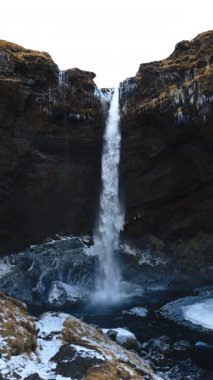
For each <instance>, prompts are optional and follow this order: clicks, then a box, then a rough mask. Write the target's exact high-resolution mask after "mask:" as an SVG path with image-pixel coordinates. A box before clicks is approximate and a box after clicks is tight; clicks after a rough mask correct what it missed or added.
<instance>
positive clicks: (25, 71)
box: [0, 31, 213, 254]
mask: <svg viewBox="0 0 213 380" xmlns="http://www.w3.org/2000/svg"><path fill="white" fill-rule="evenodd" d="M94 77H95V74H94V73H91V72H86V71H81V70H79V69H71V70H67V71H65V72H60V71H59V69H58V67H57V65H56V64H55V63H54V62H53V60H52V59H51V57H50V56H49V55H48V54H47V53H43V52H35V51H31V50H27V49H24V48H22V47H20V46H18V45H15V44H12V43H9V42H6V41H0V135H1V139H0V253H1V254H5V253H7V252H11V251H13V250H18V249H21V248H22V247H26V246H27V245H28V244H31V243H34V242H38V241H40V240H42V239H44V238H46V237H48V236H50V235H53V234H55V233H59V234H60V233H65V234H85V233H87V232H88V231H91V230H92V229H93V227H94V221H95V216H96V211H97V201H98V196H99V191H100V178H101V173H100V172H101V151H102V140H103V123H104V122H103V115H102V108H101V101H100V95H98V89H97V87H96V85H95V83H94V81H93V79H94ZM212 79H213V32H212V31H210V32H205V33H202V34H200V35H198V36H197V37H196V38H195V39H193V40H192V41H182V42H180V43H178V44H177V45H176V47H175V50H174V52H173V53H172V54H171V55H170V56H169V57H168V58H167V59H164V60H162V61H159V62H151V63H148V64H142V65H140V67H139V70H138V72H137V74H136V76H135V77H133V78H129V79H126V80H125V81H124V82H122V83H121V84H120V106H121V133H122V144H121V165H120V168H121V195H122V198H123V202H124V207H125V210H126V224H125V236H130V237H141V236H144V235H146V234H154V235H156V236H158V237H159V238H160V239H163V240H164V239H165V240H176V239H179V238H183V239H187V238H191V237H193V236H195V235H196V234H197V233H199V232H204V233H208V232H210V233H211V232H212V231H213V219H212V215H213V197H212V193H213V164H212V163H213V107H212V104H213V84H212V83H213V82H212Z"/></svg>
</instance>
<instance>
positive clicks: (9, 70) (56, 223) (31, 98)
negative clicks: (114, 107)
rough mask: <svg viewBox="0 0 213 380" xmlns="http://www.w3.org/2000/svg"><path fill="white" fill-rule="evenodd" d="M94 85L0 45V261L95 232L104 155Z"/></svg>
mask: <svg viewBox="0 0 213 380" xmlns="http://www.w3.org/2000/svg"><path fill="white" fill-rule="evenodd" d="M94 77H95V74H94V73H91V72H87V71H81V70H79V69H71V70H67V71H66V72H60V71H59V69H58V67H57V66H56V64H55V63H54V62H53V60H52V58H51V57H50V55H49V54H47V53H44V52H37V51H32V50H27V49H24V48H23V47H21V46H18V45H15V44H12V43H9V42H6V41H2V40H1V41H0V125H1V128H0V141H1V142H0V156H1V164H0V180H1V181H0V183H1V185H0V200H1V202H0V204H1V206H0V237H1V244H0V254H2V253H4V254H5V253H6V252H8V251H11V250H14V249H20V248H22V247H23V246H27V244H32V242H35V241H38V240H41V239H43V238H46V237H47V236H49V235H51V234H54V233H57V232H67V233H69V232H72V233H75V232H77V233H82V232H87V231H88V230H91V229H92V228H93V225H94V217H95V213H96V203H97V197H98V193H99V182H100V164H101V149H102V111H101V103H100V99H99V97H98V96H97V95H96V92H97V89H96V85H95V83H94V81H93V79H94Z"/></svg>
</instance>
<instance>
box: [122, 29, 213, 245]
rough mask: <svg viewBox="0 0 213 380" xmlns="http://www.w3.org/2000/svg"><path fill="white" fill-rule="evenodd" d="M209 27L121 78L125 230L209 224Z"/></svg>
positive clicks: (207, 228)
mask: <svg viewBox="0 0 213 380" xmlns="http://www.w3.org/2000/svg"><path fill="white" fill-rule="evenodd" d="M212 79H213V31H210V32H206V33H202V34H200V35H198V36H197V37H196V38H195V39H193V40H192V41H182V42H180V43H178V44H177V45H176V47H175V51H174V52H173V53H172V54H171V55H170V56H169V57H168V58H167V59H165V60H162V61H159V62H151V63H148V64H142V65H140V67H139V71H138V72H137V74H136V76H135V77H133V78H129V79H127V80H125V81H124V82H122V83H121V85H120V94H121V100H120V102H121V112H122V113H121V128H122V152H121V179H122V191H123V197H124V204H125V207H126V227H125V231H126V233H127V234H129V235H131V236H137V237H138V236H142V235H143V234H146V233H152V234H156V235H158V236H159V237H160V238H162V239H176V238H180V237H181V238H188V237H191V236H193V235H195V234H196V233H197V232H200V231H203V232H212V231H213V218H212V215H213V197H212V194H213V164H212V162H213V106H212V104H213V81H212Z"/></svg>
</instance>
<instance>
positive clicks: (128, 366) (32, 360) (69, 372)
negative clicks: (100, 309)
mask: <svg viewBox="0 0 213 380" xmlns="http://www.w3.org/2000/svg"><path fill="white" fill-rule="evenodd" d="M0 302H1V303H3V304H4V314H2V311H1V312H0V316H1V318H2V319H1V326H3V328H1V330H0V338H1V339H0V340H1V341H3V342H6V344H7V347H6V351H5V350H4V348H3V350H2V351H1V352H2V357H1V358H0V373H1V376H2V379H3V380H6V379H8V378H9V379H10V380H15V379H17V378H18V379H20V380H40V379H43V380H48V379H55V380H59V379H60V380H62V379H66V378H69V379H73V380H74V379H77V380H83V379H84V380H96V379H97V380H99V379H102V380H109V379H111V380H129V379H132V380H143V379H144V380H145V379H146V380H148V379H149V380H151V379H153V380H154V379H155V380H157V379H158V380H159V379H160V377H159V376H157V375H155V374H154V372H153V371H152V369H151V368H150V367H149V365H148V364H146V363H145V362H144V360H143V359H141V358H140V357H139V356H138V354H136V353H133V352H129V351H127V350H126V349H125V348H123V347H121V346H119V345H118V344H116V343H115V342H113V341H111V339H110V338H108V337H106V336H104V335H103V333H102V332H101V331H99V330H97V329H95V328H94V327H91V326H88V325H86V324H85V323H84V322H82V321H80V320H78V319H77V318H74V317H71V316H69V315H68V314H63V313H46V314H44V315H43V316H42V317H41V318H40V319H39V320H38V321H37V322H36V328H37V330H35V324H34V323H33V322H32V319H31V317H30V316H29V315H28V314H27V312H26V309H25V307H24V305H22V304H21V303H20V302H18V301H16V300H14V299H9V298H8V297H6V296H5V295H4V294H0ZM1 310H2V309H1ZM14 311H15V313H16V314H15V315H14ZM5 313H11V315H12V316H11V321H12V323H13V330H14V331H18V333H19V335H20V337H19V339H21V340H24V339H26V338H28V339H29V335H28V336H27V335H26V332H27V331H28V330H27V328H28V327H26V326H28V324H30V326H31V331H30V334H31V337H32V338H31V340H30V341H33V344H30V343H29V342H28V345H26V346H24V345H23V347H22V348H20V349H18V350H16V351H14V346H13V340H14V339H12V338H11V334H13V332H11V330H5V328H4V325H2V323H4V322H2V321H3V319H4V318H5ZM16 316H17V317H16ZM24 322H25V324H26V326H25V328H24V329H23V327H22V326H23V323H24ZM26 341H27V339H26ZM36 345H37V348H36Z"/></svg>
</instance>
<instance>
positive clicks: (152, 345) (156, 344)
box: [141, 335, 171, 354]
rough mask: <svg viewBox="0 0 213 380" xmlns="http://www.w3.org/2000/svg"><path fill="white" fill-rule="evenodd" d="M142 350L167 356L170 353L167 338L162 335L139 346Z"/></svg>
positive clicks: (169, 344)
mask: <svg viewBox="0 0 213 380" xmlns="http://www.w3.org/2000/svg"><path fill="white" fill-rule="evenodd" d="M141 348H142V350H145V351H146V352H152V351H155V352H159V353H164V354H168V353H169V352H170V351H171V343H170V339H169V337H167V336H166V335H165V336H164V335H162V336H161V337H159V338H153V339H150V340H149V341H147V342H144V343H143V344H142V345H141Z"/></svg>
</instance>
